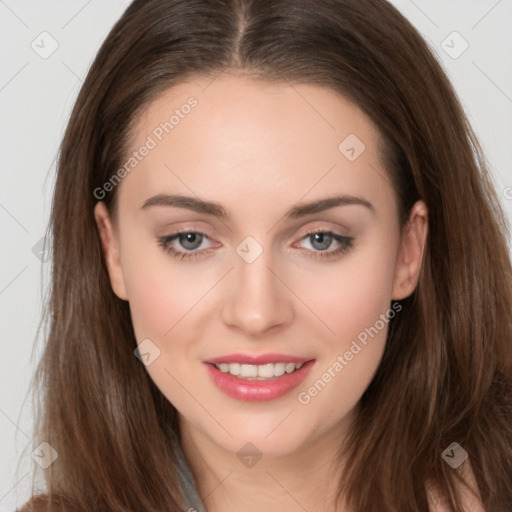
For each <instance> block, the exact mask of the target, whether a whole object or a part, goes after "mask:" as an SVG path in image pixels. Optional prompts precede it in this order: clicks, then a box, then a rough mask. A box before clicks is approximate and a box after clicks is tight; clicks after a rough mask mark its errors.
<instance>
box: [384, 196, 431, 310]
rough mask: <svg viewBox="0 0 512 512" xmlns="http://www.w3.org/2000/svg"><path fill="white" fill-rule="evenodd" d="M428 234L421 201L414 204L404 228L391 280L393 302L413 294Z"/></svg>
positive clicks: (425, 207) (426, 217)
mask: <svg viewBox="0 0 512 512" xmlns="http://www.w3.org/2000/svg"><path fill="white" fill-rule="evenodd" d="M427 232H428V209H427V206H426V204H425V203H424V202H423V201H417V202H416V203H414V205H413V207H412V209H411V213H410V216H409V220H408V221H407V223H406V225H405V226H404V229H403V232H402V240H401V243H400V251H399V253H398V258H397V262H396V267H395V276H394V280H393V293H392V296H391V298H392V299H393V300H401V299H405V298H406V297H408V296H409V295H411V294H412V293H413V292H414V289H415V288H416V286H417V284H418V280H419V276H420V271H421V266H422V261H423V253H424V250H425V243H426V240H427Z"/></svg>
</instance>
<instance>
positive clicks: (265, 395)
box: [203, 356, 315, 402]
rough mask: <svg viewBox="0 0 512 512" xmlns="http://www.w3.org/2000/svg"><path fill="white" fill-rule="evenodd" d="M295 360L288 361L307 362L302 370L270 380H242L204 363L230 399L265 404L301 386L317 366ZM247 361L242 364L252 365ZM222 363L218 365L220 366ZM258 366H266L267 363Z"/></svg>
mask: <svg viewBox="0 0 512 512" xmlns="http://www.w3.org/2000/svg"><path fill="white" fill-rule="evenodd" d="M265 358H266V359H264V361H266V362H272V361H269V360H268V356H265ZM221 359H224V361H220V362H228V361H229V362H239V360H238V359H237V360H234V359H229V358H226V357H224V358H221ZM260 359H261V358H260ZM293 359H297V358H290V359H288V360H287V361H288V362H290V363H292V362H297V363H300V362H303V361H307V362H304V364H303V366H302V367H301V368H299V369H298V370H295V371H294V372H292V373H285V374H284V375H282V376H281V377H274V378H272V379H268V380H247V379H240V378H238V377H235V376H234V375H231V374H229V373H224V372H221V371H220V370H219V369H217V368H216V367H215V366H214V364H213V363H211V362H204V363H203V364H204V366H205V367H206V370H207V372H208V375H209V376H210V378H211V379H212V381H213V383H214V384H215V385H216V386H217V387H218V388H219V389H220V390H221V391H222V392H223V393H225V394H226V395H228V396H229V397H231V398H235V399H237V400H243V401H246V402H264V401H267V400H275V399H276V398H280V397H282V396H284V395H286V394H287V393H289V392H290V391H292V390H293V389H294V388H296V387H297V386H299V384H300V383H301V382H303V381H304V379H305V378H306V377H307V376H308V374H309V372H310V371H311V368H312V367H313V365H314V364H315V360H314V359H310V360H307V359H301V360H293ZM253 360H254V359H253ZM245 361H247V358H246V359H245V360H244V363H242V364H250V363H247V362H245ZM220 362H219V363H216V364H220ZM275 362H285V361H284V360H282V358H279V360H278V361H275ZM258 364H265V362H264V363H258Z"/></svg>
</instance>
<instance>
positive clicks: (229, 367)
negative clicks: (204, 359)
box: [214, 362, 304, 380]
mask: <svg viewBox="0 0 512 512" xmlns="http://www.w3.org/2000/svg"><path fill="white" fill-rule="evenodd" d="M303 365H304V363H291V362H289V363H267V364H259V365H255V364H240V363H220V364H215V365H214V366H215V368H217V370H220V371H221V372H222V373H229V374H230V375H233V376H234V377H238V378H239V379H244V380H245V379H246V380H269V379H273V378H275V377H281V376H282V375H284V374H285V373H286V374H288V375H289V374H290V373H293V372H295V371H296V370H300V369H301V368H302V366H303Z"/></svg>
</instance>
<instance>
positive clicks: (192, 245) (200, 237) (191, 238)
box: [158, 231, 210, 260]
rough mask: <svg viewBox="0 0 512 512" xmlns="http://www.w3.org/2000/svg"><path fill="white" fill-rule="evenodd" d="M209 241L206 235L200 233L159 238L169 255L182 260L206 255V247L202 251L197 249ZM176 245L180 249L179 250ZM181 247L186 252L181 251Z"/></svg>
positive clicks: (177, 234) (181, 232)
mask: <svg viewBox="0 0 512 512" xmlns="http://www.w3.org/2000/svg"><path fill="white" fill-rule="evenodd" d="M209 239H210V238H209V237H208V236H207V235H206V234H204V233H201V232H199V231H180V232H178V233H174V234H173V235H170V236H162V237H158V244H159V245H160V246H161V247H163V248H164V249H165V250H166V251H167V252H168V253H170V254H172V255H173V256H175V257H176V258H178V259H180V260H182V259H183V258H188V259H190V258H195V257H197V256H200V255H202V254H204V252H205V249H204V247H203V248H202V249H201V250H200V251H198V250H197V249H200V248H201V245H202V243H203V242H204V241H205V240H209ZM175 242H176V244H175ZM176 245H178V246H179V247H178V248H177V247H176ZM180 247H181V248H182V249H185V250H180Z"/></svg>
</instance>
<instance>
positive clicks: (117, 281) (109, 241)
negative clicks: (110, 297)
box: [94, 201, 128, 300]
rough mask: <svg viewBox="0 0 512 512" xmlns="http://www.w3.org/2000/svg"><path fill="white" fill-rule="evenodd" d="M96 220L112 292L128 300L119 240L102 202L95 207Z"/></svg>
mask: <svg viewBox="0 0 512 512" xmlns="http://www.w3.org/2000/svg"><path fill="white" fill-rule="evenodd" d="M94 218H95V220H96V225H97V227H98V232H99V234H100V238H101V245H102V249H103V256H104V258H105V264H106V266H107V270H108V274H109V278H110V285H111V286H112V290H113V291H114V293H115V294H116V295H117V296H118V297H119V298H120V299H123V300H128V295H127V293H126V286H125V283H124V276H123V272H122V268H121V260H120V257H119V251H118V244H117V240H116V237H115V233H114V229H113V226H112V221H111V219H110V215H109V213H108V209H107V207H106V205H105V203H103V202H102V201H100V202H98V203H97V204H96V206H95V207H94Z"/></svg>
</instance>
